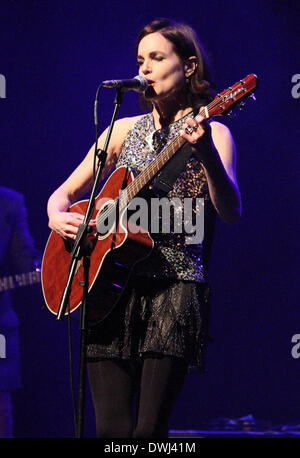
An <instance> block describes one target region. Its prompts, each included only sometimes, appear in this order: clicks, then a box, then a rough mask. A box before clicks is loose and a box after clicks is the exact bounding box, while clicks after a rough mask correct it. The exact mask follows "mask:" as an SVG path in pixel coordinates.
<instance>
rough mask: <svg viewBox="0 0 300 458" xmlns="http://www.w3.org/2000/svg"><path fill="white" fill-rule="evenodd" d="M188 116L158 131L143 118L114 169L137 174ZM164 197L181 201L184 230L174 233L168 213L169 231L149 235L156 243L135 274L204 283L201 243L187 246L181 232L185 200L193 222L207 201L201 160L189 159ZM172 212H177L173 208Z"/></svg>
mask: <svg viewBox="0 0 300 458" xmlns="http://www.w3.org/2000/svg"><path fill="white" fill-rule="evenodd" d="M191 116H193V114H192V113H188V114H187V115H185V116H184V117H183V118H181V119H179V120H177V121H175V122H173V123H172V124H170V125H169V126H167V127H164V128H162V129H160V130H156V129H155V125H154V119H153V115H152V113H148V114H146V115H145V116H143V117H142V118H141V119H139V120H138V121H137V122H136V123H135V124H134V126H133V128H132V129H131V130H130V131H129V133H128V135H127V137H126V139H125V141H124V144H123V148H122V151H121V153H120V156H119V159H118V162H117V167H120V166H128V167H131V168H133V169H135V171H137V172H139V171H142V170H143V168H144V167H145V166H147V165H148V164H149V163H150V162H151V161H153V159H154V158H155V157H156V155H157V154H158V153H159V152H160V151H161V150H162V149H163V148H165V147H166V146H168V145H169V144H170V143H171V142H172V140H173V139H174V138H175V137H176V136H178V135H179V131H180V129H181V126H182V124H183V123H184V122H185V119H186V118H187V117H191ZM179 154H180V152H179ZM166 197H167V198H168V199H170V200H172V199H174V198H175V199H174V202H175V201H176V200H177V202H179V201H178V199H180V202H181V205H182V206H181V209H179V210H180V211H181V216H182V229H183V230H181V231H180V233H178V232H174V226H173V224H174V214H172V212H171V224H170V232H169V233H155V234H153V233H151V237H152V238H153V240H154V242H155V246H154V249H153V250H152V252H151V254H150V256H149V257H148V258H146V259H145V260H143V261H141V262H139V263H138V264H137V266H136V269H135V270H136V272H135V274H136V275H141V276H144V277H155V278H169V279H172V278H174V279H178V280H188V281H197V282H204V281H205V271H206V269H205V266H204V263H203V244H202V243H198V244H193V243H186V237H187V234H186V232H185V231H184V227H186V226H184V221H183V219H184V217H185V218H186V215H184V203H185V202H184V199H186V198H190V199H191V200H190V208H191V209H193V210H192V212H190V213H192V214H191V215H190V217H192V218H194V219H195V216H194V215H195V212H197V211H198V212H199V211H201V209H200V208H199V205H202V206H204V203H205V201H209V193H208V186H207V180H206V177H205V174H204V170H203V168H202V165H201V163H200V161H198V160H197V159H196V158H195V157H193V156H192V157H191V158H190V159H189V161H188V163H187V165H186V168H185V169H184V170H183V172H181V173H180V175H179V176H178V178H177V180H176V181H175V184H174V187H173V189H172V190H171V191H170V192H169V193H168V194H167V196H166ZM196 198H198V199H197V200H196ZM200 198H202V199H201V200H200ZM175 211H177V210H176V208H175ZM202 211H204V209H202ZM177 221H178V220H177ZM185 223H186V222H185ZM190 223H191V221H190ZM172 226H173V227H172Z"/></svg>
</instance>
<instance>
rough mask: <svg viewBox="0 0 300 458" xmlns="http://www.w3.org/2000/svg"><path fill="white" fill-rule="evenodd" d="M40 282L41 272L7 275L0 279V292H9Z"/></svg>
mask: <svg viewBox="0 0 300 458" xmlns="http://www.w3.org/2000/svg"><path fill="white" fill-rule="evenodd" d="M40 281H41V272H39V271H37V270H34V271H33V272H24V273H21V274H16V275H8V276H7V277H2V278H0V292H3V291H9V290H12V289H16V288H21V287H23V286H30V285H34V284H36V283H40Z"/></svg>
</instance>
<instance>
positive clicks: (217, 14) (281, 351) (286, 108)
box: [0, 0, 300, 437]
mask: <svg viewBox="0 0 300 458" xmlns="http://www.w3.org/2000/svg"><path fill="white" fill-rule="evenodd" d="M0 8H1V11H0V21H1V25H0V39H1V51H0V52H1V59H0V74H1V79H0V82H1V94H0V96H1V98H0V116H1V123H0V135H1V139H0V148H1V169H0V174H1V175H0V178H1V180H0V183H1V185H5V186H9V187H12V188H15V189H17V190H18V191H21V192H22V193H24V195H25V198H26V203H27V207H28V214H29V223H30V228H31V232H32V234H33V236H34V238H35V241H36V245H37V247H38V248H39V249H40V250H41V251H43V249H44V247H45V244H46V241H47V238H48V235H49V229H48V227H47V215H46V204H47V199H48V197H49V195H50V194H51V193H52V191H53V190H54V189H56V188H57V186H58V185H59V184H60V183H61V182H62V181H63V180H64V179H65V178H66V177H67V176H68V175H69V173H70V172H71V171H72V170H73V169H74V168H75V166H77V164H78V163H79V162H80V161H81V160H82V158H83V157H84V155H85V154H86V152H87V150H88V149H89V147H90V146H91V144H92V143H93V142H94V136H95V132H94V126H93V104H94V98H95V93H96V89H97V87H98V85H99V84H100V82H101V81H103V80H105V79H117V78H131V77H133V76H135V75H136V74H137V72H138V69H137V65H136V58H135V53H134V49H135V40H136V36H137V34H138V32H139V30H140V29H141V28H142V27H143V26H144V25H145V24H146V23H148V22H149V21H151V20H153V19H154V18H156V17H172V18H174V19H177V20H182V21H186V22H188V23H189V24H190V25H191V26H193V27H194V28H195V29H196V30H197V31H198V33H199V36H200V38H201V40H202V42H203V44H204V46H205V47H206V48H207V50H208V51H209V54H210V56H211V62H212V65H213V68H214V72H215V76H216V81H217V83H218V86H219V89H220V90H222V89H224V88H226V87H228V86H229V85H230V84H232V83H234V82H235V81H237V80H239V79H240V78H241V77H244V76H245V75H247V74H248V73H256V74H257V75H258V77H259V78H260V87H259V90H258V92H257V94H256V98H257V101H256V103H254V102H252V101H249V102H248V103H247V105H246V107H245V109H244V110H243V111H241V112H239V111H238V112H237V116H236V117H234V118H232V119H231V120H225V122H226V124H227V125H228V126H229V127H230V129H231V131H232V134H233V136H234V139H235V142H236V145H237V151H238V161H237V174H238V180H239V184H240V189H241V193H242V198H243V216H242V218H241V219H240V221H239V222H238V223H237V224H235V225H226V224H223V223H221V222H218V224H217V229H216V237H215V243H214V247H213V253H212V259H211V268H210V282H211V286H212V321H211V335H212V337H213V339H214V342H213V343H211V344H210V347H209V353H208V361H207V372H206V374H204V375H201V376H200V375H191V376H189V378H188V379H187V382H186V385H185V388H184V391H183V393H182V395H181V397H180V399H179V402H178V405H177V407H176V410H175V412H174V415H173V417H172V422H171V425H170V426H171V428H172V429H197V428H199V427H200V426H201V425H202V424H203V423H205V422H210V421H212V420H214V419H216V418H218V417H234V418H236V417H241V416H244V415H248V414H252V415H253V416H254V418H255V419H257V420H266V421H269V422H271V423H272V424H273V425H276V424H283V423H292V422H296V423H297V422H298V423H300V410H299V393H300V391H299V390H300V389H299V377H298V374H299V369H300V359H298V358H297V356H299V355H298V354H297V352H295V351H294V353H293V354H292V347H293V345H295V344H293V343H292V338H293V336H294V335H296V334H300V320H299V297H298V284H299V280H298V279H299V243H298V240H299V235H298V229H299V227H298V225H297V222H298V220H299V217H298V213H297V208H298V190H299V176H298V170H299V154H298V149H299V106H300V98H299V97H300V88H298V86H299V85H297V82H298V81H299V80H300V75H299V73H300V68H299V65H298V63H297V62H299V40H298V37H297V32H298V27H299V2H298V1H283V0H282V1H279V0H275V1H271V0H264V1H261V0H253V1H252V2H251V3H249V2H248V3H242V2H240V1H235V0H228V1H220V0H211V1H209V2H207V1H205V2H204V1H198V2H195V1H189V0H186V1H184V2H182V1H174V0H172V1H170V0H165V1H164V2H161V1H157V0H153V1H151V2H149V1H144V0H139V1H137V0H133V1H131V2H122V1H116V0H110V1H108V2H103V1H100V0H99V1H96V0H89V1H88V2H86V1H83V0H82V1H78V0H74V1H69V0H54V1H46V0H42V1H38V0H36V1H35V0H25V1H22V2H19V1H13V0H11V1H8V0H3V1H2V2H1V6H0ZM114 95H115V91H114V90H111V89H105V90H102V91H101V92H100V98H99V123H100V128H101V130H102V129H103V128H104V127H106V126H107V125H108V123H109V121H110V118H111V115H112V111H113V100H114ZM138 113H140V110H139V105H138V95H137V94H136V93H134V92H129V93H127V94H126V95H125V97H124V101H123V104H122V107H121V110H120V112H119V115H118V117H124V116H132V115H135V114H138ZM16 302H17V305H16V309H17V312H18V315H19V317H20V320H21V329H20V331H21V344H22V375H23V387H22V388H21V389H20V390H18V391H17V392H16V393H15V395H14V403H15V434H16V436H17V437H72V436H73V435H74V428H73V420H72V398H71V394H70V383H69V377H70V372H69V349H68V338H67V323H66V322H65V321H64V322H63V323H57V322H56V321H55V319H54V317H53V316H52V315H50V313H49V312H48V311H46V310H45V309H43V298H42V293H41V290H40V288H39V286H35V287H32V288H30V289H27V290H26V291H25V290H23V292H22V294H18V296H17V297H16ZM72 341H73V354H74V378H75V389H76V385H77V380H78V374H77V368H78V367H77V366H78V355H79V348H78V343H79V330H78V325H77V324H76V323H73V324H72ZM85 434H86V435H87V436H90V437H93V436H94V435H95V428H94V418H93V409H92V405H91V400H90V396H89V393H88V392H87V403H86V420H85Z"/></svg>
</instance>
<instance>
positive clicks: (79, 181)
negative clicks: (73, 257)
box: [47, 118, 134, 239]
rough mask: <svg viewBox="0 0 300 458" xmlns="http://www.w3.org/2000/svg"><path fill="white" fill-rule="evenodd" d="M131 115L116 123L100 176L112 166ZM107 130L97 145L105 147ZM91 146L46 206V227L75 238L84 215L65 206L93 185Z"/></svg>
mask: <svg viewBox="0 0 300 458" xmlns="http://www.w3.org/2000/svg"><path fill="white" fill-rule="evenodd" d="M133 119H134V118H124V119H121V120H118V121H117V122H116V123H115V127H114V129H113V132H112V135H111V140H110V145H109V147H108V151H107V160H106V163H105V166H104V169H103V171H102V175H101V179H102V178H104V177H105V176H106V175H107V174H108V173H109V172H110V171H111V170H112V169H113V167H114V166H115V164H116V162H117V159H118V156H119V154H120V152H121V149H122V145H123V142H124V139H125V137H126V135H127V133H128V131H129V129H130V127H131V124H132V122H133V121H132V120H133ZM107 130H108V129H106V130H105V131H104V132H103V133H102V135H101V136H100V137H99V140H98V147H99V148H103V147H104V142H105V139H106V134H107ZM94 149H95V146H94V145H93V146H92V147H91V149H90V150H89V152H88V154H87V155H86V157H85V158H84V159H83V161H82V162H81V163H80V164H79V166H78V167H77V168H76V169H75V170H74V172H73V173H72V174H71V175H70V176H69V178H67V180H66V181H65V182H64V183H63V184H62V185H61V186H59V188H58V189H56V191H54V193H53V194H52V195H51V196H50V198H49V201H48V206H47V212H48V217H49V227H50V229H52V230H54V231H55V232H57V233H58V234H59V235H61V236H62V237H63V238H67V237H69V238H73V239H74V238H75V237H76V234H77V231H78V226H79V225H80V224H81V223H82V222H83V219H84V215H81V214H80V213H75V212H68V211H67V210H68V208H69V207H70V206H71V205H72V204H73V203H74V202H76V201H78V200H79V199H80V198H81V197H82V196H83V195H84V194H85V193H87V192H88V191H89V190H90V189H91V187H92V182H93V164H94ZM93 224H95V222H94V221H91V225H93Z"/></svg>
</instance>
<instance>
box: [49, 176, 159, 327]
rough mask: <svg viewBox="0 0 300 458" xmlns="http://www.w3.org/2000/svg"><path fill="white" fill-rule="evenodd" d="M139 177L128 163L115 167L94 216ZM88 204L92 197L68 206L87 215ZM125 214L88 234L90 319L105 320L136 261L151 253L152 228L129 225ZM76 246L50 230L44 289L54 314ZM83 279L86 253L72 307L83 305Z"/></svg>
mask: <svg viewBox="0 0 300 458" xmlns="http://www.w3.org/2000/svg"><path fill="white" fill-rule="evenodd" d="M134 177H135V175H134V172H133V171H131V170H130V169H128V168H127V167H119V168H118V169H116V170H115V171H114V172H113V173H112V174H111V176H110V177H109V178H108V180H107V181H106V183H105V185H104V187H103V188H102V190H101V192H100V194H99V195H98V196H97V197H96V199H95V209H94V213H93V215H92V219H96V216H97V214H98V218H99V214H101V211H102V210H103V209H104V208H105V207H106V208H107V205H109V204H110V203H111V202H112V201H114V200H115V199H117V198H118V197H119V194H120V190H121V189H123V188H124V187H126V186H127V185H128V184H130V183H131V182H132V181H133V180H134ZM87 206H88V200H83V201H80V202H77V203H75V204H73V205H72V206H71V207H70V209H69V211H73V212H77V213H81V214H85V211H86V209H87ZM125 216H126V215H125V214H124V212H122V213H120V215H119V218H117V219H115V220H114V223H113V225H112V226H111V227H110V229H109V230H107V232H106V233H104V234H101V235H100V234H99V233H98V232H97V230H96V229H95V230H94V231H93V232H92V233H90V234H89V235H88V243H89V246H90V247H91V248H90V250H91V253H90V268H89V294H88V306H87V318H88V321H89V322H90V324H96V323H98V322H100V321H102V320H104V319H105V317H106V316H107V315H108V314H109V313H110V312H111V310H112V309H113V308H114V306H115V305H116V304H117V302H118V301H119V299H120V297H121V295H122V293H123V291H124V288H125V286H126V284H127V282H128V279H129V276H130V274H131V271H132V269H133V267H134V265H135V264H136V263H137V262H139V261H141V260H142V259H144V258H146V257H147V256H149V254H150V252H151V251H152V248H153V240H152V238H151V237H150V235H149V232H148V230H147V229H144V228H141V227H137V226H135V228H133V227H132V226H130V227H129V226H128V225H127V220H126V217H125ZM116 226H117V227H116ZM130 228H131V229H134V230H130ZM71 243H73V242H71ZM71 248H72V247H71V246H70V242H66V241H65V240H64V239H63V238H62V237H61V236H60V235H58V234H57V233H56V232H54V231H52V232H51V234H50V236H49V239H48V242H47V245H46V248H45V252H44V256H43V262H42V288H43V294H44V299H45V302H46V305H47V307H48V309H49V310H50V312H52V313H53V314H57V313H58V311H59V307H60V302H61V298H62V295H63V292H64V289H65V286H66V283H67V278H68V269H69V263H70V257H71V255H70V251H71ZM83 279H84V269H83V259H82V258H81V259H80V260H79V262H78V264H77V270H76V273H75V275H74V279H73V283H72V288H71V293H70V301H69V302H70V312H73V311H75V310H76V309H78V307H79V306H80V304H81V301H82V294H83V287H82V284H81V283H82V282H83ZM67 313H68V311H66V314H67Z"/></svg>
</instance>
